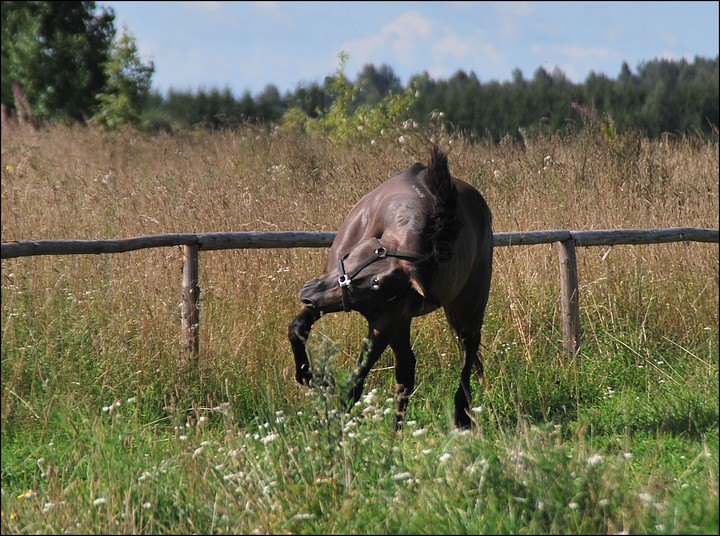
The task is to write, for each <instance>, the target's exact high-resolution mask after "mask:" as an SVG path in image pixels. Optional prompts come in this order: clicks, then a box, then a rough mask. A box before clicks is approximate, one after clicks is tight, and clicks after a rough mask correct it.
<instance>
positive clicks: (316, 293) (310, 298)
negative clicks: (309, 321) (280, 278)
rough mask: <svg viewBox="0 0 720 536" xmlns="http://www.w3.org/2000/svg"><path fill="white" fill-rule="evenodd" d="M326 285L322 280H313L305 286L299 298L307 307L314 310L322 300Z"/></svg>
mask: <svg viewBox="0 0 720 536" xmlns="http://www.w3.org/2000/svg"><path fill="white" fill-rule="evenodd" d="M324 290H325V289H324V285H323V282H322V280H321V279H311V280H310V281H308V282H307V283H305V284H304V285H303V287H302V288H301V289H300V293H299V294H298V298H299V299H300V301H301V302H302V303H303V305H305V307H310V308H311V309H314V308H316V307H318V305H319V301H320V298H321V296H322V293H323V291H324Z"/></svg>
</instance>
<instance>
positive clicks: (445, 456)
mask: <svg viewBox="0 0 720 536" xmlns="http://www.w3.org/2000/svg"><path fill="white" fill-rule="evenodd" d="M450 458H452V456H451V455H450V453H449V452H446V453H445V454H443V455H442V456H440V463H445V462H446V461H448V460H449V459H450Z"/></svg>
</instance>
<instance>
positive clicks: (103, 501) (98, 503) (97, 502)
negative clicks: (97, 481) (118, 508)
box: [93, 497, 107, 506]
mask: <svg viewBox="0 0 720 536" xmlns="http://www.w3.org/2000/svg"><path fill="white" fill-rule="evenodd" d="M93 504H94V505H95V506H102V505H103V504H107V499H106V498H105V497H98V498H97V499H95V500H94V501H93Z"/></svg>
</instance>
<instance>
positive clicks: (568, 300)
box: [556, 238, 580, 357]
mask: <svg viewBox="0 0 720 536" xmlns="http://www.w3.org/2000/svg"><path fill="white" fill-rule="evenodd" d="M556 244H557V248H558V258H559V261H560V295H561V296H560V303H561V310H562V330H563V339H564V341H565V348H566V349H567V351H568V353H569V354H570V357H575V356H576V355H577V353H578V351H579V350H580V288H579V285H578V269H577V255H576V254H575V240H574V239H573V238H569V239H567V240H563V241H561V242H556Z"/></svg>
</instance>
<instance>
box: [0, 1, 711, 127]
mask: <svg viewBox="0 0 720 536" xmlns="http://www.w3.org/2000/svg"><path fill="white" fill-rule="evenodd" d="M1 6H2V16H1V17H0V22H1V23H2V40H1V41H2V47H1V52H2V62H1V69H2V84H1V85H0V89H1V91H0V97H1V100H2V124H3V127H6V126H10V125H12V124H14V123H15V122H17V123H21V124H22V123H27V124H30V125H33V126H34V125H35V124H41V123H44V122H55V121H80V122H92V123H95V124H98V125H101V126H103V127H105V128H115V127H118V126H121V125H124V124H128V123H132V124H136V125H138V126H140V127H141V128H148V129H154V130H158V129H164V130H170V131H174V130H177V129H186V128H195V127H197V126H202V127H207V128H213V129H219V128H233V127H236V126H239V125H241V124H243V123H247V122H251V123H259V124H265V125H282V126H283V127H285V128H299V129H304V130H310V131H313V132H316V133H318V134H320V135H324V136H329V137H331V138H336V139H343V140H346V141H352V139H353V136H356V135H357V132H362V133H364V134H363V135H364V136H371V137H375V136H376V134H379V133H382V132H385V133H388V130H397V129H398V128H400V127H399V125H405V124H406V122H407V121H410V122H411V123H413V124H418V125H421V126H422V125H427V124H428V122H430V121H431V120H433V119H432V118H435V119H434V120H437V118H438V117H442V118H443V120H444V122H445V125H446V126H447V127H448V128H450V129H452V130H454V131H459V132H462V133H464V134H466V135H468V136H475V137H478V138H483V139H491V140H494V141H498V140H499V139H501V138H502V137H504V136H507V135H509V136H512V137H514V138H520V137H522V136H525V134H526V133H532V132H533V131H538V130H539V131H545V132H561V133H562V132H564V131H565V130H567V129H569V128H576V126H577V125H582V124H584V123H586V122H587V121H588V119H593V120H599V121H601V122H602V124H603V125H604V126H605V127H607V128H608V129H609V132H611V133H613V132H614V133H621V132H623V131H625V130H628V129H637V130H640V131H642V132H644V133H645V134H646V135H648V136H651V137H657V136H659V135H661V134H662V133H664V132H670V133H678V134H690V135H700V136H708V135H716V134H717V131H718V124H719V123H720V118H719V115H720V111H719V109H718V108H719V106H718V100H719V99H718V94H719V84H718V74H719V72H718V71H719V69H718V57H715V58H714V59H709V58H701V57H696V58H695V59H694V60H693V61H692V62H688V61H686V60H684V59H683V60H678V61H672V60H652V61H647V62H643V63H641V64H640V65H638V66H637V68H636V70H635V72H632V71H631V69H630V67H629V66H628V65H627V63H623V65H622V67H621V68H620V72H619V74H618V75H617V77H616V78H610V77H608V76H606V75H604V74H596V73H591V74H590V75H589V76H588V77H587V79H586V80H585V81H584V82H583V83H579V84H576V83H573V82H571V81H570V80H568V79H567V77H566V76H565V74H564V73H563V72H562V71H560V70H559V69H555V70H554V71H552V72H548V71H546V70H545V69H543V68H542V67H540V68H538V69H537V70H536V71H535V72H534V73H533V76H532V78H529V79H527V78H525V76H524V75H523V73H522V72H521V71H520V70H518V69H516V70H515V71H514V72H513V74H512V79H511V80H509V81H506V82H497V81H492V80H481V79H480V78H479V77H478V76H477V75H476V74H475V73H473V72H470V73H467V72H465V71H462V70H461V71H458V72H457V73H455V74H454V75H453V76H451V77H450V78H448V79H447V80H443V79H439V80H437V79H433V78H431V77H430V76H429V75H428V73H427V72H425V73H422V74H419V75H416V76H414V77H412V79H411V80H410V81H409V82H408V84H407V86H403V84H402V83H401V80H400V79H399V77H398V76H397V75H396V74H395V73H394V71H393V69H392V68H391V67H389V66H388V65H381V66H380V67H376V66H374V65H365V66H364V67H363V69H362V70H361V71H360V72H359V73H358V74H357V76H356V78H355V80H354V81H351V80H349V78H348V77H347V76H346V74H345V71H344V66H345V63H346V61H347V55H346V54H344V53H342V52H341V53H340V54H339V58H340V68H339V69H338V70H337V71H336V72H335V73H334V74H332V75H330V76H327V77H325V79H324V81H322V82H311V83H309V84H306V85H300V86H298V87H297V88H296V89H295V90H294V91H288V92H285V94H281V92H280V91H279V90H278V88H277V87H276V86H274V85H272V84H269V85H267V86H266V87H265V89H264V90H263V91H261V92H260V93H258V94H256V95H252V94H251V93H250V92H248V91H246V92H245V93H243V94H242V95H241V96H239V97H236V96H235V95H233V93H232V91H230V90H229V89H225V90H219V89H210V90H199V91H176V90H170V91H169V92H168V93H167V94H165V95H162V94H160V93H158V92H157V91H155V92H152V91H150V87H151V81H152V75H153V72H154V65H153V64H152V62H150V63H147V64H146V63H144V62H143V61H142V60H141V59H140V56H139V53H138V50H137V46H136V43H135V40H134V38H133V37H132V35H131V34H130V33H129V32H128V30H127V29H122V30H120V31H118V30H117V28H116V27H115V14H114V11H113V10H112V9H111V8H109V7H101V6H98V5H97V3H96V2H92V1H80V2H77V1H75V2H73V1H65V2H46V1H22V2H19V1H2V3H1ZM441 112H442V116H441V115H440V113H441ZM391 127H392V128H391Z"/></svg>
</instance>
